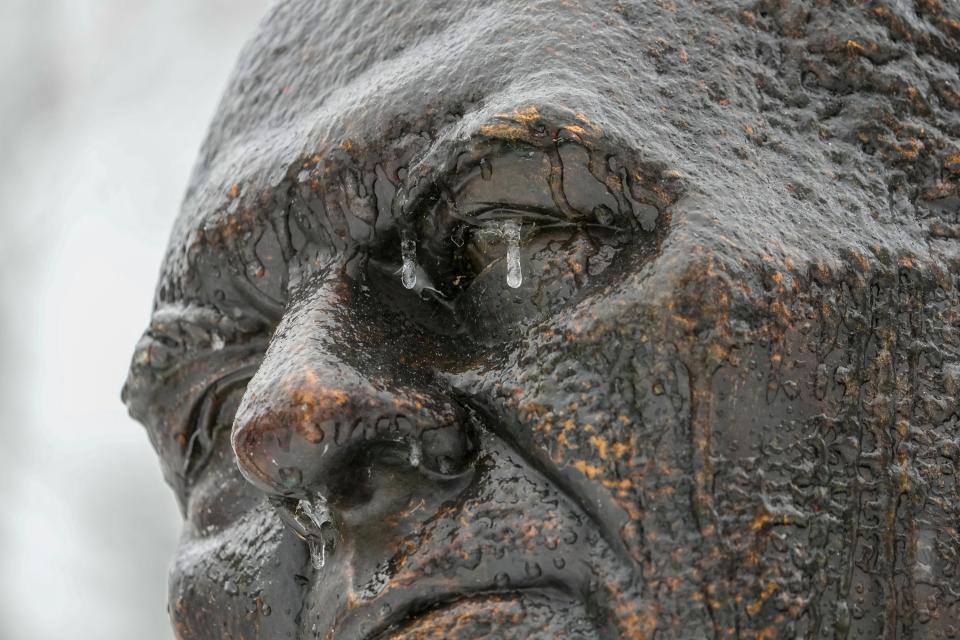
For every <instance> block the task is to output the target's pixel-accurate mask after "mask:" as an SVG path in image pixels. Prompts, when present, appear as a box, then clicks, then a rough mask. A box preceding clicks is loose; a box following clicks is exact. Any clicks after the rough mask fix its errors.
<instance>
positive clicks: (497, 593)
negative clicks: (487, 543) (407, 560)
mask: <svg viewBox="0 0 960 640" xmlns="http://www.w3.org/2000/svg"><path fill="white" fill-rule="evenodd" d="M374 608H375V607H374ZM366 609H367V607H364V608H362V609H358V610H355V611H354V612H352V613H351V614H350V615H349V616H348V618H347V619H345V620H344V624H343V626H338V627H337V629H336V632H335V637H343V638H362V639H363V640H388V639H390V640H405V639H407V638H424V637H442V638H473V637H490V636H491V635H492V636H493V637H497V636H498V635H502V634H498V631H499V630H505V629H513V630H514V633H516V632H517V630H518V629H522V628H527V627H528V626H529V628H531V629H541V630H542V629H544V628H545V627H546V626H548V625H549V623H550V620H551V619H555V618H557V617H558V614H559V613H560V612H570V611H577V610H583V606H582V604H581V603H579V602H577V601H576V600H574V599H573V598H571V597H570V596H569V595H568V594H567V593H565V591H562V590H560V589H558V588H554V587H549V586H542V587H539V588H528V589H523V590H509V589H507V590H485V591H477V592H474V593H464V592H463V591H458V592H455V593H454V592H450V593H447V594H445V595H444V594H431V595H430V597H429V598H416V597H414V598H411V599H410V600H408V601H407V603H406V604H405V605H404V606H403V607H398V608H396V609H391V610H389V611H384V610H383V609H382V608H379V609H376V608H375V609H376V610H375V611H373V612H370V611H367V610H366ZM574 619H575V620H576V623H575V624H578V626H579V628H578V629H577V630H576V633H573V635H575V636H576V637H590V636H591V635H593V634H594V633H596V629H595V627H593V625H592V624H590V623H589V622H588V621H587V619H586V616H585V615H582V616H581V617H579V618H574ZM570 631H573V630H570Z"/></svg>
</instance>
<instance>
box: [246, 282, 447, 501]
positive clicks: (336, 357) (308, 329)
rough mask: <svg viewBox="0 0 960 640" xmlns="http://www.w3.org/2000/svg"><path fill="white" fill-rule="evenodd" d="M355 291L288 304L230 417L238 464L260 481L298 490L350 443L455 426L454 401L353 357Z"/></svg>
mask: <svg viewBox="0 0 960 640" xmlns="http://www.w3.org/2000/svg"><path fill="white" fill-rule="evenodd" d="M349 304H350V301H349V300H345V299H343V297H340V296H335V295H332V292H331V290H330V289H329V288H326V289H319V290H317V291H316V292H315V293H314V294H313V295H312V296H311V297H310V298H309V299H306V300H303V301H301V302H300V303H299V304H298V305H297V306H296V308H293V309H291V310H290V311H289V312H288V313H287V315H286V316H285V317H284V319H283V320H282V321H281V324H280V326H279V327H278V328H277V331H276V334H275V337H274V339H273V341H272V343H271V345H270V348H269V349H268V351H267V354H266V356H265V357H264V360H263V362H262V364H261V365H260V368H259V370H258V371H257V373H256V374H255V375H254V377H253V379H252V380H251V381H250V383H249V384H248V386H247V390H246V393H245V395H244V398H243V401H242V403H241V405H240V408H239V410H238V411H237V416H236V419H235V421H234V425H233V436H232V440H233V447H234V451H235V452H236V457H237V461H238V464H239V466H240V470H241V471H242V472H243V474H244V476H245V477H246V478H247V479H248V480H249V481H251V482H252V483H253V484H254V485H255V486H257V487H258V488H260V489H261V490H263V491H265V492H267V493H269V494H275V495H296V494H301V493H304V492H307V491H308V490H310V489H311V488H314V489H316V488H319V487H321V486H323V485H324V484H325V481H326V480H327V479H328V478H327V477H326V476H327V475H328V474H329V473H330V471H331V469H332V467H333V465H335V464H336V463H337V460H338V459H339V458H340V457H341V455H342V454H343V453H345V452H346V451H347V450H349V449H356V448H357V447H362V446H363V445H364V443H367V444H369V443H373V442H382V441H392V442H405V443H410V444H413V443H418V442H419V440H420V438H421V436H422V435H423V434H424V432H426V431H429V430H435V429H437V428H438V427H445V426H451V425H455V424H456V422H457V420H456V416H455V412H454V410H453V408H452V407H451V405H450V404H449V403H447V402H445V401H444V400H442V399H441V398H438V397H437V394H436V392H435V391H430V390H426V389H419V388H416V387H413V386H411V385H408V384H403V383H401V382H399V381H396V380H393V379H391V378H390V376H389V375H386V376H385V375H383V371H385V370H386V369H380V368H379V367H377V366H376V364H375V363H370V364H369V365H368V368H369V369H370V371H367V370H363V369H361V367H360V366H359V365H357V364H355V363H350V362H348V361H347V359H348V358H345V357H344V353H349V352H350V351H351V346H350V344H349V340H350V339H351V337H350V328H349V327H347V326H344V327H343V329H344V330H343V331H341V330H340V326H341V325H343V324H348V323H349V322H350V313H349Z"/></svg>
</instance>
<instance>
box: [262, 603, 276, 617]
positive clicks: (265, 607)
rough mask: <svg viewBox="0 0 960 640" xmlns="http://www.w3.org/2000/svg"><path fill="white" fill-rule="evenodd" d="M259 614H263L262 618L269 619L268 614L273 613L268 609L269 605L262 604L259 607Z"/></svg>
mask: <svg viewBox="0 0 960 640" xmlns="http://www.w3.org/2000/svg"><path fill="white" fill-rule="evenodd" d="M260 613H262V614H263V617H264V618H269V617H270V614H271V613H273V609H271V608H270V605H268V604H264V605H261V606H260Z"/></svg>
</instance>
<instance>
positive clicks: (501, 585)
mask: <svg viewBox="0 0 960 640" xmlns="http://www.w3.org/2000/svg"><path fill="white" fill-rule="evenodd" d="M493 584H494V585H495V586H496V587H497V589H506V588H507V587H508V586H510V576H508V575H507V574H506V573H498V574H497V575H496V576H494V578H493Z"/></svg>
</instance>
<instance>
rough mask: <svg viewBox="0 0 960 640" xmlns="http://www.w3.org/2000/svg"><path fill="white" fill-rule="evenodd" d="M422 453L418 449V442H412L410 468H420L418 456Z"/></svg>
mask: <svg viewBox="0 0 960 640" xmlns="http://www.w3.org/2000/svg"><path fill="white" fill-rule="evenodd" d="M421 455H422V451H421V448H420V443H419V442H414V443H412V444H411V445H410V466H411V467H419V466H420V456H421Z"/></svg>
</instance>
